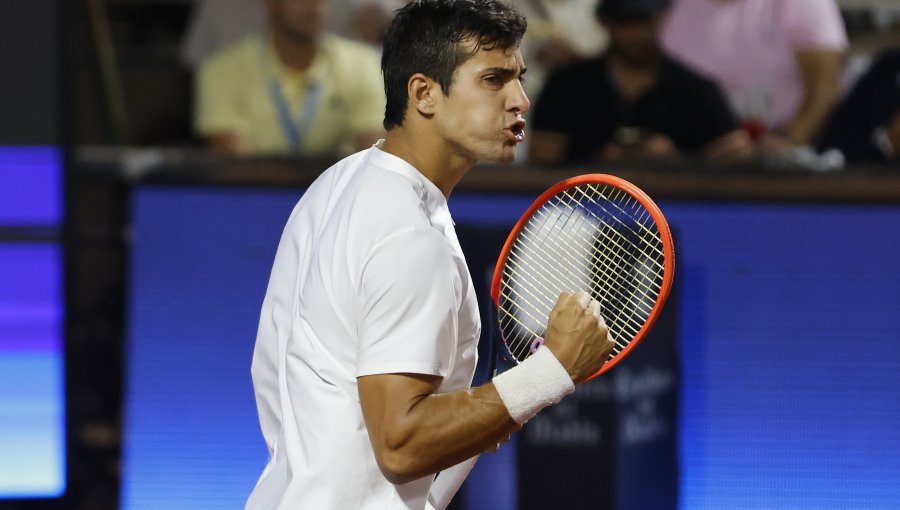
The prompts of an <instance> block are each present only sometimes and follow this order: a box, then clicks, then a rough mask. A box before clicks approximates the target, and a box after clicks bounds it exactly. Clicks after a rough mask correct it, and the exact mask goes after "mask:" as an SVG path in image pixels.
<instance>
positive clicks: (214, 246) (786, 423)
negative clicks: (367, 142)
mask: <svg viewBox="0 0 900 510" xmlns="http://www.w3.org/2000/svg"><path fill="white" fill-rule="evenodd" d="M298 196H299V193H298V192H293V191H284V190H281V191H269V190H264V189H257V190H235V189H229V188H218V189H212V190H210V189H202V188H164V187H151V186H142V187H139V188H138V189H137V190H136V192H135V195H134V202H133V234H134V238H133V246H132V248H133V250H132V260H131V269H130V273H131V274H130V279H129V281H130V296H129V300H128V303H129V305H128V306H129V311H128V314H129V322H128V324H129V325H128V331H127V333H128V361H127V370H126V374H127V376H128V380H127V381H126V392H127V401H126V414H125V428H124V430H123V438H124V458H123V473H122V476H123V480H122V489H123V490H122V508H124V509H143V508H148V509H149V508H153V509H156V508H178V507H190V508H196V509H202V508H216V509H218V508H234V507H239V506H240V505H241V504H242V502H243V501H244V499H245V498H246V496H247V494H248V493H249V491H250V490H251V488H252V486H253V484H254V483H255V480H256V477H257V476H258V474H259V472H260V470H261V469H262V466H263V464H264V462H265V457H266V452H265V446H264V443H263V441H262V438H261V436H260V434H259V431H258V424H257V419H256V413H255V405H254V402H253V394H252V387H251V384H250V378H249V366H250V354H251V351H252V345H253V339H254V336H255V332H256V322H257V317H258V313H259V306H260V303H261V301H262V297H263V293H264V291H265V286H266V282H267V278H268V274H269V270H270V265H271V261H272V258H273V256H274V251H275V247H276V244H277V240H278V237H279V235H280V232H281V229H282V226H283V224H284V222H285V219H286V218H287V216H288V214H289V212H290V210H291V208H292V206H293V204H294V203H295V201H296V199H297V198H298ZM530 201H531V197H524V196H511V197H510V196H502V195H500V196H496V195H491V196H472V195H465V194H459V195H456V196H454V197H453V199H452V200H451V210H452V211H453V214H454V218H455V220H456V222H457V224H458V228H459V230H460V232H471V233H472V234H471V235H470V234H468V233H467V234H464V235H461V236H460V237H461V240H462V239H467V241H463V242H464V243H465V245H464V246H465V248H466V250H467V251H469V252H470V255H468V256H469V258H471V259H472V262H473V263H474V262H475V259H476V258H479V257H480V258H482V259H483V260H484V261H488V260H490V259H491V258H492V257H493V256H494V255H495V254H496V253H490V254H487V252H495V250H496V247H497V246H499V244H498V243H499V242H500V240H493V239H485V238H483V237H481V235H482V234H483V232H484V231H485V230H484V229H486V228H488V229H494V228H497V227H499V226H500V225H501V224H503V223H505V222H507V221H509V222H510V223H511V220H512V219H514V218H515V217H517V216H518V214H519V213H520V212H521V211H523V210H524V209H525V207H526V206H527V205H528V204H529V203H530ZM660 205H661V207H662V209H663V211H664V212H665V213H666V214H667V216H668V217H669V220H670V222H671V223H672V224H673V226H674V227H675V228H676V231H677V233H678V249H679V251H678V259H677V260H678V262H677V269H678V280H677V282H676V287H675V290H674V292H676V293H677V300H678V306H677V308H675V310H676V311H677V312H678V313H677V317H675V318H673V320H675V321H676V324H677V329H678V332H677V338H678V345H677V350H678V352H680V355H679V357H678V358H679V359H678V360H677V366H679V367H680V370H679V373H678V374H677V377H678V379H679V381H680V388H681V390H680V392H679V395H678V397H677V398H678V401H679V402H680V404H679V407H678V410H677V415H678V422H677V427H676V428H675V430H674V432H675V434H676V435H677V438H678V446H677V453H678V466H677V471H678V482H677V483H678V485H677V489H678V508H681V509H685V510H688V509H691V510H693V509H707V508H708V509H714V508H716V509H718V508H729V509H747V510H750V509H758V508H816V509H825V510H830V509H834V510H837V509H846V508H854V509H863V510H865V509H881V508H892V507H893V506H895V503H896V502H897V501H900V485H898V484H897V483H896V480H898V479H900V462H898V459H900V455H898V452H900V433H898V430H900V405H898V402H900V400H898V399H897V390H896V388H897V387H898V385H900V372H898V371H897V370H896V366H898V363H900V298H898V296H900V276H898V273H897V271H896V260H897V258H896V254H895V253H894V252H893V250H894V247H896V246H900V207H897V206H891V207H880V206H826V205H818V206H809V205H807V206H792V205H771V204H770V205H756V204H703V203H686V202H662V203H661V204H660ZM485 216H488V217H491V216H492V217H494V218H499V220H496V221H493V222H488V223H489V225H479V224H476V222H475V220H474V218H476V217H481V218H483V217H485ZM498 230H503V229H500V228H498ZM466 236H470V237H468V238H466ZM471 250H476V251H478V252H479V253H478V254H477V255H476V253H474V252H471ZM482 250H483V251H484V253H483V254H482V253H480V252H481V251H482ZM473 278H474V279H476V280H478V279H479V278H480V277H479V276H478V275H476V274H473ZM482 281H483V280H482ZM652 345H653V344H651V343H648V344H647V345H643V346H641V347H642V348H643V349H644V351H647V350H648V348H649V349H652V348H653V347H652ZM623 373H624V372H623ZM636 375H640V374H639V373H637V372H633V373H631V374H630V375H629V380H630V381H632V382H634V381H641V380H643V381H644V382H643V383H642V384H644V385H645V388H644V389H645V390H647V391H650V390H654V388H656V389H657V390H660V389H664V388H665V384H663V383H665V382H666V379H667V378H666V377H665V376H660V375H659V374H657V375H655V376H653V377H644V378H643V379H639V378H636V377H632V376H636ZM610 382H612V381H610ZM592 391H593V390H592ZM623 394H627V392H623ZM658 394H659V395H662V396H663V397H664V396H665V392H664V391H659V392H658ZM665 405H666V404H665V398H660V399H656V401H655V403H654V402H653V401H652V400H651V401H648V400H647V399H645V398H640V399H638V400H636V401H634V402H632V403H631V405H630V406H629V407H626V408H624V412H625V413H626V414H630V415H631V416H632V417H633V418H634V419H635V420H637V421H636V422H635V423H637V424H643V425H647V427H635V428H634V429H633V431H634V432H635V434H637V435H638V436H639V435H640V434H639V433H640V432H641V431H644V432H646V431H652V430H653V427H651V426H649V425H652V424H653V420H652V419H648V417H652V416H654V412H655V411H656V410H658V409H660V408H662V407H664V406H665ZM654 406H660V407H659V408H655V407H654ZM529 426H530V425H529ZM528 433H529V432H528V431H527V430H526V431H525V432H523V433H521V434H520V435H519V437H518V438H517V440H518V441H519V442H522V441H523V440H524V439H523V438H524V437H525V436H524V435H525V434H528ZM636 437H637V436H636ZM520 447H521V448H522V449H523V448H524V446H522V445H520ZM521 451H524V450H521ZM521 451H520V448H517V447H516V445H515V444H511V445H507V446H505V447H504V448H502V449H501V451H500V453H499V454H497V455H487V456H485V458H484V459H483V460H482V461H481V463H480V464H479V466H478V467H477V468H476V471H475V472H474V474H473V479H472V480H470V482H467V487H466V491H465V492H464V494H463V495H462V497H461V500H460V504H461V505H462V508H469V509H482V508H483V509H488V508H490V509H492V510H502V509H513V508H520V507H521V508H525V505H526V504H527V503H526V502H523V501H519V500H518V499H519V494H522V493H523V491H521V490H520V489H521V487H519V486H518V484H519V483H520V481H521V480H520V479H519V478H517V476H515V474H516V471H517V466H520V465H522V462H520V460H521V459H518V458H517V454H518V453H521ZM659 451H661V449H657V448H652V447H651V448H649V449H648V450H647V451H645V452H642V453H641V454H640V455H644V454H646V453H650V454H651V455H652V454H654V453H658V452H659ZM618 455H619V458H620V460H619V461H617V464H616V466H615V470H616V473H617V479H616V480H614V481H611V482H610V483H614V485H615V489H614V490H615V491H616V492H617V501H616V504H618V505H619V507H620V508H623V509H624V508H634V509H638V508H648V507H647V506H645V502H646V501H650V500H652V498H653V497H654V494H653V493H654V491H658V492H659V493H661V494H662V493H667V491H670V490H671V485H667V482H665V481H663V482H660V481H659V480H656V481H653V480H650V481H648V475H647V473H646V472H644V471H642V470H641V469H638V468H636V467H635V466H634V465H629V464H628V460H633V459H634V458H635V455H634V454H633V453H627V452H623V451H619V453H618ZM622 457H624V458H625V459H626V460H625V461H622V460H621V459H622ZM661 462H663V463H664V462H666V460H665V459H663V460H662V461H661ZM658 467H660V466H658ZM662 467H663V468H665V466H662ZM555 469H558V470H560V471H563V470H567V469H572V470H581V471H584V470H587V469H591V467H590V466H585V465H581V464H578V465H572V466H555ZM666 469H669V468H666ZM669 480H670V481H671V477H670V478H669ZM529 483H535V484H537V483H538V482H529ZM624 487H627V488H629V489H627V490H631V491H635V494H636V495H635V496H633V498H634V499H627V500H626V499H625V498H624V497H623V496H622V494H623V493H624V492H626V490H625V489H623V488H624ZM538 489H539V487H538ZM579 490H581V491H583V493H584V494H587V495H591V494H592V493H593V491H596V488H595V487H594V486H593V485H587V486H582V487H579ZM641 491H643V492H644V493H645V494H641ZM538 492H539V491H538ZM530 497H531V496H530ZM598 497H600V495H598ZM641 497H643V498H644V499H643V500H641V499H639V498H641ZM544 503H545V505H547V506H546V507H547V508H553V507H554V506H553V503H554V502H553V500H549V501H545V502H544Z"/></svg>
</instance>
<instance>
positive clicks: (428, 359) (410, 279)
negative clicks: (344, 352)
mask: <svg viewBox="0 0 900 510" xmlns="http://www.w3.org/2000/svg"><path fill="white" fill-rule="evenodd" d="M461 292H462V282H461V279H460V276H459V272H458V271H457V267H456V264H455V262H454V260H453V258H452V256H451V254H450V249H449V247H448V246H447V242H446V241H445V240H444V238H443V236H442V235H441V234H440V233H439V232H437V231H436V230H433V229H431V228H416V229H410V230H407V231H404V232H402V233H398V234H395V235H393V236H391V237H389V238H387V239H385V240H383V241H381V242H380V243H379V244H378V245H376V247H375V248H374V249H373V250H372V252H371V254H370V255H369V256H368V258H367V260H366V261H365V262H364V266H363V270H362V277H361V282H360V304H359V308H358V310H359V312H358V313H359V314H360V318H359V322H358V324H359V330H358V334H359V358H358V362H357V373H356V375H357V377H359V376H363V375H372V374H389V373H414V374H427V375H437V376H440V377H444V376H446V375H447V373H448V371H449V368H450V360H451V356H452V353H453V352H454V350H455V347H456V340H457V327H458V320H459V319H458V310H459V303H460V302H461V298H460V296H461Z"/></svg>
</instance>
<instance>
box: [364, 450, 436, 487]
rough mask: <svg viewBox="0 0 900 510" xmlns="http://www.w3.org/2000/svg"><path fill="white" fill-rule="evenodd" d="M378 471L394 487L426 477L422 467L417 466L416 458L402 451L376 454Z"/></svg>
mask: <svg viewBox="0 0 900 510" xmlns="http://www.w3.org/2000/svg"><path fill="white" fill-rule="evenodd" d="M375 460H376V461H377V462H378V469H380V470H381V474H383V475H384V477H385V478H386V479H387V481H389V482H391V483H392V484H394V485H401V484H404V483H408V482H411V481H413V480H416V479H418V478H421V477H422V476H424V474H425V473H422V472H421V466H419V465H417V463H416V461H415V458H414V456H412V455H409V454H407V453H405V452H403V451H400V450H391V451H383V452H382V453H381V454H380V455H378V454H376V456H375Z"/></svg>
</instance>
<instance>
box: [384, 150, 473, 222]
mask: <svg viewBox="0 0 900 510" xmlns="http://www.w3.org/2000/svg"><path fill="white" fill-rule="evenodd" d="M382 145H384V140H383V139H382V140H378V142H377V143H376V144H375V145H373V146H372V148H371V149H369V150H370V151H371V157H372V158H373V159H372V161H373V162H375V164H377V165H378V166H379V167H380V168H383V169H385V170H388V171H391V172H394V173H398V174H400V175H403V176H404V177H406V178H408V179H410V180H411V181H413V182H414V183H415V188H416V191H418V193H419V196H420V197H421V198H422V202H424V204H425V207H426V210H427V211H428V214H429V216H430V217H431V219H432V221H434V222H436V223H441V224H446V223H449V224H450V225H455V223H454V222H453V218H452V217H451V216H450V209H449V207H448V206H447V199H446V198H445V197H444V194H443V193H442V192H441V190H440V189H439V188H438V187H437V185H436V184H435V183H433V182H431V181H430V180H429V179H428V178H427V177H425V176H424V175H423V174H422V172H419V170H417V169H416V167H414V166H412V165H411V164H409V162H407V161H406V160H404V159H402V158H399V157H397V156H395V155H393V154H391V153H388V152H385V151H383V150H382V149H381V147H382ZM379 163H380V164H379Z"/></svg>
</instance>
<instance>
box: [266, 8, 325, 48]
mask: <svg viewBox="0 0 900 510" xmlns="http://www.w3.org/2000/svg"><path fill="white" fill-rule="evenodd" d="M263 1H264V4H265V6H266V10H267V11H268V12H269V19H270V23H271V24H272V28H273V29H274V30H278V31H280V32H282V33H284V34H285V35H287V36H289V37H291V38H293V39H296V40H299V41H309V40H315V39H317V38H318V37H319V36H320V35H321V34H322V32H323V31H324V30H325V19H326V16H327V15H328V0H263Z"/></svg>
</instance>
